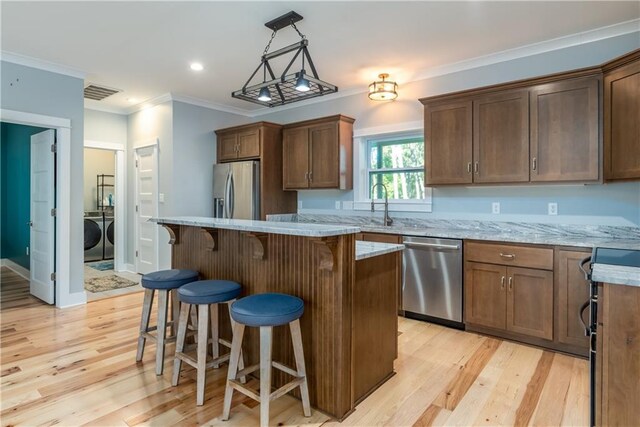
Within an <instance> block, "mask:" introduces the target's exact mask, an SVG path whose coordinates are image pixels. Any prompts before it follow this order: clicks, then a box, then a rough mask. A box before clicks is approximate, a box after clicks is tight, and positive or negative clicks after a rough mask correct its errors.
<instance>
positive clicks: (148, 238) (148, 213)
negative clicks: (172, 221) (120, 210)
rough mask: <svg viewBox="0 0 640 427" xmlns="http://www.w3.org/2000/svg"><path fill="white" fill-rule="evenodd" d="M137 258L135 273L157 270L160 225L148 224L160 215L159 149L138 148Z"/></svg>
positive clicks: (136, 167)
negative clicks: (151, 219)
mask: <svg viewBox="0 0 640 427" xmlns="http://www.w3.org/2000/svg"><path fill="white" fill-rule="evenodd" d="M135 173H136V176H135V201H136V202H135V203H136V205H135V215H134V218H135V224H134V225H135V236H136V239H135V242H136V243H135V247H136V249H135V259H136V271H137V272H138V273H140V274H147V273H151V272H152V271H156V270H157V269H158V258H159V257H158V225H157V224H154V223H152V222H149V219H150V218H153V217H157V216H158V203H159V202H158V199H159V194H158V146H157V144H153V145H148V146H144V147H138V148H136V149H135Z"/></svg>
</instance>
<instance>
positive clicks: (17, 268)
mask: <svg viewBox="0 0 640 427" xmlns="http://www.w3.org/2000/svg"><path fill="white" fill-rule="evenodd" d="M0 262H1V265H2V266H3V267H7V268H8V269H10V270H12V271H13V272H14V273H16V274H17V275H19V276H21V277H22V278H24V279H26V280H31V272H30V271H29V270H27V269H26V268H24V267H23V266H21V265H20V264H16V263H15V262H13V261H11V260H10V259H6V258H2V260H1V261H0Z"/></svg>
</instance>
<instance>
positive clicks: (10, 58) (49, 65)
mask: <svg viewBox="0 0 640 427" xmlns="http://www.w3.org/2000/svg"><path fill="white" fill-rule="evenodd" d="M0 59H1V60H2V61H6V62H11V63H13V64H18V65H23V66H25V67H30V68H37V69H38V70H43V71H49V72H50V73H56V74H62V75H65V76H69V77H75V78H76V79H82V80H84V79H85V78H86V76H87V73H86V72H85V71H82V70H80V69H77V68H73V67H68V66H66V65H61V64H56V63H55V62H50V61H45V60H44V59H38V58H33V57H31V56H26V55H21V54H18V53H14V52H9V51H6V50H3V51H1V52H0Z"/></svg>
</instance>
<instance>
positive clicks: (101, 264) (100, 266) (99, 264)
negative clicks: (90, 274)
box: [87, 260, 113, 271]
mask: <svg viewBox="0 0 640 427" xmlns="http://www.w3.org/2000/svg"><path fill="white" fill-rule="evenodd" d="M87 266H89V267H91V268H93V269H94V270H100V271H107V270H113V260H109V261H96V262H88V263H87Z"/></svg>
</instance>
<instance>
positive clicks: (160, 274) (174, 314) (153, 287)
mask: <svg viewBox="0 0 640 427" xmlns="http://www.w3.org/2000/svg"><path fill="white" fill-rule="evenodd" d="M194 280H198V272H197V271H193V270H176V269H174V270H161V271H154V272H153V273H149V274H145V275H143V276H142V281H141V284H142V287H143V288H145V290H144V300H143V303H142V319H141V320H140V333H139V335H138V351H137V353H136V362H139V361H141V360H142V355H143V354H144V346H145V344H146V340H147V339H151V340H153V341H155V342H156V375H162V372H163V370H164V347H165V343H166V342H167V341H169V340H173V336H174V335H175V330H176V326H177V319H178V313H179V311H178V310H179V305H180V304H179V303H178V298H177V295H176V293H175V290H176V289H178V288H179V287H180V286H182V285H186V284H187V283H190V282H193V281H194ZM156 291H157V292H158V321H157V324H156V326H152V327H149V318H150V317H151V307H152V305H153V295H154V294H155V292H156ZM172 291H173V292H172ZM170 296H171V309H172V310H171V318H172V321H171V322H168V323H167V310H168V308H169V297H170ZM167 325H169V326H171V329H172V331H173V333H172V337H169V338H167ZM152 331H156V334H155V335H152V334H151V333H150V332H152Z"/></svg>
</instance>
